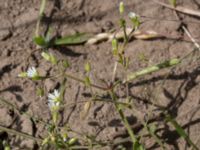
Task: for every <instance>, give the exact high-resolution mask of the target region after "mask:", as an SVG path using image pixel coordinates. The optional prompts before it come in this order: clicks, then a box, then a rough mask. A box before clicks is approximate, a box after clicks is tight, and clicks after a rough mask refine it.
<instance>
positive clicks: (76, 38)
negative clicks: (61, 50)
mask: <svg viewBox="0 0 200 150" xmlns="http://www.w3.org/2000/svg"><path fill="white" fill-rule="evenodd" d="M88 39H89V36H88V35H86V34H85V33H77V34H75V35H69V36H65V37H62V38H59V39H56V40H55V41H54V45H77V44H83V43H85V42H86V41H87V40H88Z"/></svg>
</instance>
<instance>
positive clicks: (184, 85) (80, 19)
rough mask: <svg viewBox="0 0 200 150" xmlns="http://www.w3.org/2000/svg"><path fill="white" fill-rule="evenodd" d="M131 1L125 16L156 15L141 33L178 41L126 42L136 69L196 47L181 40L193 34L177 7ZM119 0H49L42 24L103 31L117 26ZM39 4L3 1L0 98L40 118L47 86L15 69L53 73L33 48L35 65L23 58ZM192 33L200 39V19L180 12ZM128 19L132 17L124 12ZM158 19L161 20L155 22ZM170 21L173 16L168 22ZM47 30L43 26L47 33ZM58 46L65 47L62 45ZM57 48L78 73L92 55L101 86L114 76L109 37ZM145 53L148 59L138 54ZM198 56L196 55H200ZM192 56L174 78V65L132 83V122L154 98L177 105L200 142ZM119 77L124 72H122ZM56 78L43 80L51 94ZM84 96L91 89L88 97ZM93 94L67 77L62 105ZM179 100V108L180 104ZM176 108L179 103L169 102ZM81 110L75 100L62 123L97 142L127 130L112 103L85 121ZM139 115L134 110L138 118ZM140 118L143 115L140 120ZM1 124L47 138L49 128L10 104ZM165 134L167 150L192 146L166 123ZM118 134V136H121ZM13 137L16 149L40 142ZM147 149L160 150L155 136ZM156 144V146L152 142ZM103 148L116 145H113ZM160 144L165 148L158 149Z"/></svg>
mask: <svg viewBox="0 0 200 150" xmlns="http://www.w3.org/2000/svg"><path fill="white" fill-rule="evenodd" d="M124 2H125V4H126V15H125V16H127V14H128V12H130V11H134V12H136V13H137V14H139V15H141V16H148V17H153V18H154V19H152V20H151V19H149V18H145V17H144V18H141V19H142V21H144V23H143V24H142V25H141V27H140V29H141V30H144V31H145V30H155V31H157V32H159V33H162V34H165V35H168V36H169V37H175V39H172V38H166V39H155V40H150V41H143V40H133V41H131V42H130V44H129V45H128V47H127V51H126V54H127V56H129V57H130V58H131V62H130V69H129V70H130V72H132V71H136V70H138V69H141V68H144V67H146V66H150V65H153V64H157V63H159V62H162V61H164V60H167V59H169V58H174V57H182V56H184V55H186V54H187V53H188V52H190V51H192V49H193V47H194V45H193V44H192V43H191V42H187V41H184V40H180V39H178V38H177V37H178V36H181V37H182V38H183V39H186V40H189V39H188V38H187V35H186V34H185V33H184V32H183V31H182V30H180V22H179V21H169V20H176V18H175V16H174V13H173V11H171V10H169V9H167V8H164V7H161V6H159V5H157V4H155V3H154V2H153V1H150V0H144V1H141V0H134V1H128V0H125V1H124ZM118 3H119V1H113V0H101V1H98V0H55V1H54V0H51V1H49V2H48V4H47V5H48V6H47V9H46V11H45V12H46V19H45V20H44V24H43V29H44V31H45V28H46V26H47V24H48V25H50V26H52V27H53V29H54V31H55V34H59V35H61V36H63V35H67V34H72V33H75V32H77V31H78V32H90V33H93V34H95V33H100V32H104V31H109V30H110V29H112V28H117V27H118V19H119V14H118ZM178 3H179V4H180V5H181V6H185V7H188V8H191V9H195V10H199V11H200V3H199V2H198V1H195V0H191V1H188V0H178ZM39 6H40V3H39V2H38V1H33V0H29V1H27V0H9V1H0V20H1V23H0V60H1V63H0V97H1V98H4V99H6V100H7V101H9V102H10V103H12V104H14V105H16V106H17V107H18V108H19V109H21V110H24V108H25V110H24V111H26V112H27V113H29V114H31V115H33V116H35V117H39V118H42V119H43V120H44V121H46V122H48V121H49V120H50V113H49V110H48V105H47V99H46V97H45V98H39V97H38V96H37V95H36V92H35V91H36V88H37V87H38V86H41V85H42V83H35V82H32V81H30V80H26V79H21V78H17V74H18V73H20V72H21V71H24V70H26V69H27V67H28V66H35V67H36V68H38V69H39V70H40V72H41V73H43V74H47V73H48V74H50V75H51V74H53V73H54V71H55V70H54V69H53V68H52V66H51V65H50V64H49V63H47V62H45V61H44V60H43V59H41V56H40V53H39V52H36V53H34V54H33V55H32V56H31V58H30V59H29V62H26V61H25V59H26V58H27V56H29V54H30V52H31V51H33V50H34V49H35V48H36V46H35V45H34V43H33V42H32V38H33V35H34V29H35V25H36V21H37V16H38V12H39V10H38V8H39ZM181 17H182V18H183V21H184V22H185V24H186V26H187V28H188V30H189V31H190V32H191V34H192V35H193V37H195V38H196V39H197V41H199V40H200V39H199V37H200V21H199V18H196V17H192V16H188V15H181ZM126 18H127V17H126ZM155 18H156V19H155ZM167 20H168V21H167ZM41 31H42V30H41ZM59 49H60V48H59ZM51 51H52V52H53V53H54V54H55V55H56V56H57V57H58V58H62V59H68V60H69V61H70V63H71V67H70V68H69V69H68V72H69V73H71V74H75V75H76V76H79V77H81V76H83V75H84V65H83V64H84V63H85V62H86V61H87V60H89V61H90V62H91V63H92V79H93V81H94V82H95V83H99V81H98V80H97V78H99V79H104V80H106V81H109V80H111V77H112V69H113V66H114V59H113V56H112V52H111V44H110V43H109V42H104V43H100V44H98V45H92V46H65V47H63V48H61V49H60V50H58V49H56V48H55V49H54V48H52V49H51ZM141 55H144V56H145V57H146V59H147V61H145V62H144V61H141V60H140V59H139V58H140V56H141ZM198 56H199V53H196V54H195V56H193V58H197V57H198ZM198 60H199V59H197V60H196V61H193V60H192V59H191V60H187V61H185V62H184V63H183V64H181V65H179V67H177V68H175V70H174V71H173V72H172V73H171V74H170V75H169V76H165V75H166V74H167V73H168V72H169V70H164V71H161V72H159V73H155V74H152V75H148V76H146V77H145V78H140V79H138V80H136V81H134V82H133V83H132V84H131V85H130V94H131V97H132V98H133V99H132V100H133V103H134V104H135V105H136V107H135V110H137V111H136V112H139V116H138V115H137V113H133V110H129V111H127V112H126V115H127V117H128V118H129V119H130V123H132V124H133V125H134V124H136V123H137V122H138V119H139V118H140V119H141V118H143V116H146V115H150V114H152V113H153V114H156V113H157V111H155V107H153V106H151V105H148V104H147V103H145V102H144V101H149V102H152V103H156V104H159V105H162V106H163V107H166V109H171V111H170V112H171V115H173V116H174V117H175V118H176V119H177V121H178V122H179V123H180V124H181V125H182V126H183V127H184V129H185V131H187V133H188V134H189V136H190V138H191V139H192V140H193V141H194V142H197V145H198V147H200V142H199V140H198V139H199V138H200V137H199V135H200V121H199V120H200V117H199V116H200V112H199V111H198V108H197V106H199V102H200V101H199V100H200V99H199V98H200V92H199V89H200V85H199V81H200V77H199V74H200V70H199V65H200V63H199V62H198ZM117 76H118V77H121V76H122V74H120V73H119V74H117ZM60 80H61V79H59V80H58V81H56V80H53V79H48V80H46V81H44V83H43V84H44V87H45V88H46V93H47V92H49V91H51V90H53V89H54V88H55V87H56V86H57V85H58V83H59V81H60ZM123 90H124V89H123V88H122V89H119V94H120V96H122V97H123V92H122V91H123ZM83 93H85V94H83ZM87 93H89V91H88V89H87V88H85V87H84V85H82V84H79V83H77V82H76V81H71V80H70V79H69V80H68V84H67V89H66V94H65V99H64V103H65V104H70V103H73V102H78V101H84V100H88V99H89V98H88V97H87V96H85V95H87ZM175 104H176V105H175ZM170 105H173V107H172V108H171V107H169V106H170ZM82 109H83V104H82V103H77V105H76V106H75V107H67V108H65V109H64V110H63V112H62V119H61V125H65V124H68V125H69V126H70V127H71V128H72V129H73V130H75V131H77V132H81V133H86V134H88V135H97V139H98V140H109V139H113V138H114V135H116V134H119V133H122V134H126V133H125V132H123V131H124V127H123V126H122V122H121V121H120V120H119V118H120V117H119V116H118V114H117V112H116V111H115V109H114V106H113V105H112V104H109V103H95V104H94V105H93V106H92V108H91V110H90V111H89V115H88V116H87V118H86V119H84V120H82V119H81V118H80V113H81V111H82ZM135 114H136V115H135ZM136 118H137V119H136ZM0 125H3V126H6V127H9V128H13V129H16V130H18V131H23V132H26V133H28V134H31V135H34V136H36V137H44V136H45V135H46V133H47V131H46V128H45V125H43V124H39V123H38V124H35V123H34V122H33V121H31V120H30V119H29V118H28V117H26V116H24V115H19V114H17V113H16V112H13V110H12V109H8V108H7V107H5V106H4V105H1V107H0ZM161 128H163V129H162V131H161V133H160V136H161V137H162V139H164V140H165V141H166V142H167V147H168V149H184V148H186V149H189V148H188V145H187V143H186V142H185V141H184V140H183V139H182V138H179V137H178V136H177V134H176V133H175V132H174V129H173V128H171V127H168V126H165V127H162V126H161ZM120 136H121V135H119V136H118V137H120ZM0 138H1V139H6V138H7V135H6V134H4V133H3V132H2V133H1V134H0ZM8 139H9V141H10V143H11V146H12V147H13V149H17V148H16V147H20V149H27V148H31V149H33V147H36V146H35V145H34V142H33V141H31V140H28V139H26V140H22V138H20V137H17V136H14V135H9V136H8ZM143 142H144V143H145V145H146V147H148V148H149V149H156V146H155V145H154V140H152V139H151V138H145V141H143ZM154 146H155V147H154ZM103 149H110V148H109V147H106V148H103ZM157 149H160V148H158V147H157Z"/></svg>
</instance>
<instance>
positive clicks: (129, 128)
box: [110, 91, 137, 146]
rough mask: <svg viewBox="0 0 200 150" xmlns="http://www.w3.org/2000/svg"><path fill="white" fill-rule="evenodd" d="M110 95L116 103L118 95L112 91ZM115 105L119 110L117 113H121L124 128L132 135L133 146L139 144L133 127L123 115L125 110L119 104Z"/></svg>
mask: <svg viewBox="0 0 200 150" xmlns="http://www.w3.org/2000/svg"><path fill="white" fill-rule="evenodd" d="M110 95H111V97H112V99H113V101H116V95H115V94H114V92H113V91H110ZM114 104H115V107H116V109H117V112H118V113H119V115H120V117H121V119H122V121H123V123H124V126H125V127H126V129H127V131H128V134H129V135H130V138H131V141H132V142H133V146H134V144H135V143H136V142H137V139H136V137H135V135H134V132H133V130H132V129H131V126H130V124H129V122H128V120H127V118H126V117H125V115H124V113H123V110H122V109H121V108H120V106H119V105H118V104H117V103H114Z"/></svg>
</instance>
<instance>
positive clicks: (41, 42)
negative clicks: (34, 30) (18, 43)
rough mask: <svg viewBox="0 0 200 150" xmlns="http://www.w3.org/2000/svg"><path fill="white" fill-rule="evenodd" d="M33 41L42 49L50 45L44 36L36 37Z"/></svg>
mask: <svg viewBox="0 0 200 150" xmlns="http://www.w3.org/2000/svg"><path fill="white" fill-rule="evenodd" d="M33 41H34V42H35V43H36V44H37V45H39V46H41V47H46V46H47V45H48V43H47V42H46V41H45V39H44V37H42V36H37V37H34V38H33Z"/></svg>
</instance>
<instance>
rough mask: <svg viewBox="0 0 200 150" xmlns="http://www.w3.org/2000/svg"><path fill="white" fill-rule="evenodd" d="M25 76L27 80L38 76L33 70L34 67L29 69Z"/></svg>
mask: <svg viewBox="0 0 200 150" xmlns="http://www.w3.org/2000/svg"><path fill="white" fill-rule="evenodd" d="M27 76H28V77H29V78H35V77H38V76H39V74H38V72H37V70H36V69H35V67H30V68H28V70H27Z"/></svg>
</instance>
